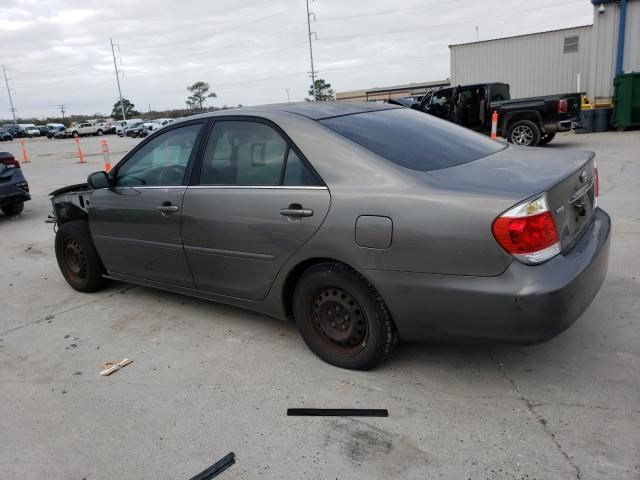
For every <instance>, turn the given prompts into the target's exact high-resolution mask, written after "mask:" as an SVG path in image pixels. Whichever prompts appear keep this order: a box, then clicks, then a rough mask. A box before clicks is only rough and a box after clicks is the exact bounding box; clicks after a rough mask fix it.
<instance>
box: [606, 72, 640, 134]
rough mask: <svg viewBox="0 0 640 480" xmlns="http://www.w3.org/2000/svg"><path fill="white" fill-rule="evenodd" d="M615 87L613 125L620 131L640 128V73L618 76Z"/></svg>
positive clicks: (614, 82) (614, 83)
mask: <svg viewBox="0 0 640 480" xmlns="http://www.w3.org/2000/svg"><path fill="white" fill-rule="evenodd" d="M613 87H614V92H613V116H612V120H611V124H612V125H613V126H614V127H615V128H616V129H618V130H626V129H627V128H629V127H637V126H640V72H632V73H622V74H620V75H618V76H616V78H615V80H614V81H613Z"/></svg>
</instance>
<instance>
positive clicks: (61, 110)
mask: <svg viewBox="0 0 640 480" xmlns="http://www.w3.org/2000/svg"><path fill="white" fill-rule="evenodd" d="M65 107H66V105H64V104H62V105H58V108H59V109H60V113H62V122H64V109H65Z"/></svg>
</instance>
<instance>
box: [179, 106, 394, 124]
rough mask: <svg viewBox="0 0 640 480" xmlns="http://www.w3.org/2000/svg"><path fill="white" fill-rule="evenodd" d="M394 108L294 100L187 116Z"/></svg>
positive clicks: (318, 116) (314, 116) (316, 116)
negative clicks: (293, 101)
mask: <svg viewBox="0 0 640 480" xmlns="http://www.w3.org/2000/svg"><path fill="white" fill-rule="evenodd" d="M395 108H404V107H401V106H399V105H390V104H388V103H374V102H346V101H339V102H337V101H329V102H295V103H276V104H272V105H259V106H255V107H240V108H230V109H227V110H218V111H216V112H210V113H203V114H200V115H194V116H191V117H187V118H189V119H193V118H196V117H200V118H208V117H218V116H222V115H251V114H259V113H275V112H286V113H293V114H296V115H301V116H303V117H307V118H310V119H311V120H323V119H326V118H332V117H341V116H344V115H353V114H356V113H365V112H374V111H379V110H392V109H395Z"/></svg>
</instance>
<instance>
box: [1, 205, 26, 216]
mask: <svg viewBox="0 0 640 480" xmlns="http://www.w3.org/2000/svg"><path fill="white" fill-rule="evenodd" d="M1 210H2V213H4V214H5V215H6V216H7V217H15V216H17V215H20V214H21V213H22V210H24V202H17V203H12V204H11V205H5V206H4V207H2V208H1Z"/></svg>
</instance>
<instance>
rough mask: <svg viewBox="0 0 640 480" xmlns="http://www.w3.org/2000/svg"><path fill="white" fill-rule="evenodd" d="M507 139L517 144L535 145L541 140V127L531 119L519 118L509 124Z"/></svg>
mask: <svg viewBox="0 0 640 480" xmlns="http://www.w3.org/2000/svg"><path fill="white" fill-rule="evenodd" d="M507 140H508V141H509V142H511V143H513V144H515V145H521V146H524V147H535V146H536V145H538V142H539V141H540V128H539V127H538V125H536V124H535V123H533V122H532V121H530V120H518V121H516V122H513V123H512V124H511V125H510V126H509V130H508V131H507Z"/></svg>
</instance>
